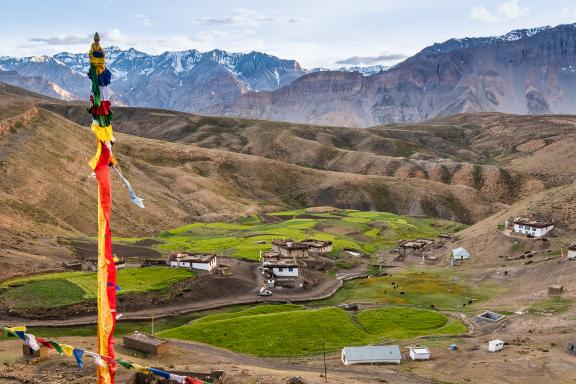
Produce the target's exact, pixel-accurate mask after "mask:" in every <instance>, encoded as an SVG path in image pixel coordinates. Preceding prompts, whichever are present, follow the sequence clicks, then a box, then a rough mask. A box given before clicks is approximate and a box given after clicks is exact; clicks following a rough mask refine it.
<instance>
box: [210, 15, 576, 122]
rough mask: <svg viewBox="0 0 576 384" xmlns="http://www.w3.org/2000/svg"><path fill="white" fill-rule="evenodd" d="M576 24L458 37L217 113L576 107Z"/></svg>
mask: <svg viewBox="0 0 576 384" xmlns="http://www.w3.org/2000/svg"><path fill="white" fill-rule="evenodd" d="M575 63H576V24H566V25H559V26H556V27H541V28H533V29H523V30H516V31H512V32H509V33H507V34H505V35H502V36H496V37H483V38H467V39H450V40H447V41H445V42H443V43H438V44H434V45H432V46H429V47H427V48H424V49H423V50H422V51H420V52H419V53H417V54H416V55H414V56H412V57H409V58H407V59H406V60H404V61H403V62H401V63H399V64H397V65H395V66H394V67H392V68H389V69H387V70H386V71H383V72H380V73H376V74H374V75H372V76H363V75H361V74H360V73H356V72H344V71H338V72H336V71H328V72H316V73H310V74H308V75H305V76H302V77H300V78H299V79H297V80H296V81H294V82H292V83H291V84H289V85H287V86H285V87H282V88H280V89H278V90H275V91H272V92H259V93H254V92H248V93H245V94H242V95H241V96H240V97H239V98H238V99H236V100H235V101H234V102H233V103H232V104H228V105H220V106H218V105H215V106H214V107H213V109H212V110H209V111H208V113H210V114H217V115H225V116H239V117H247V118H251V119H265V120H282V121H292V122H298V123H314V124H326V125H344V126H359V127H366V126H373V125H378V124H382V123H391V122H412V121H422V120H426V119H430V118H433V117H436V116H443V115H450V114H458V113H470V112H504V113H513V114H575V113H576V86H575V85H576V65H575Z"/></svg>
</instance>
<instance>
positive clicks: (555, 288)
mask: <svg viewBox="0 0 576 384" xmlns="http://www.w3.org/2000/svg"><path fill="white" fill-rule="evenodd" d="M563 292H564V286H563V285H558V284H555V285H551V286H549V287H548V294H549V295H553V296H556V295H561V294H562V293H563Z"/></svg>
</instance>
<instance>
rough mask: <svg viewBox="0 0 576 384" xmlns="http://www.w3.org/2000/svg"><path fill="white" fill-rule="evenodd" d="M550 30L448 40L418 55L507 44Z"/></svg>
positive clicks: (511, 32)
mask: <svg viewBox="0 0 576 384" xmlns="http://www.w3.org/2000/svg"><path fill="white" fill-rule="evenodd" d="M550 28H552V27H551V26H549V25H546V26H543V27H537V28H528V29H515V30H513V31H510V32H508V33H506V34H504V35H501V36H489V37H466V38H463V39H450V40H446V41H445V42H443V43H436V44H433V45H431V46H429V47H426V48H424V49H423V50H422V51H420V54H438V53H447V52H450V51H453V50H455V49H461V48H477V47H482V46H485V45H490V44H497V43H499V42H509V41H515V40H520V39H523V38H526V37H530V36H533V35H535V34H537V33H539V32H542V31H545V30H547V29H550Z"/></svg>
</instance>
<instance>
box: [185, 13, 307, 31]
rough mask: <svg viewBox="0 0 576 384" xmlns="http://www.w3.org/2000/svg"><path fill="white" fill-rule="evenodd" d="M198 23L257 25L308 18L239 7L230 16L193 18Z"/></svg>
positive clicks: (303, 20)
mask: <svg viewBox="0 0 576 384" xmlns="http://www.w3.org/2000/svg"><path fill="white" fill-rule="evenodd" d="M193 22H194V23H196V24H211V25H214V24H220V25H222V24H224V25H240V26H249V27H256V26H259V25H261V24H263V23H302V22H306V19H302V18H297V17H286V16H278V15H277V14H276V12H273V11H260V10H257V9H247V8H239V9H237V10H236V13H235V14H233V15H230V16H217V17H197V18H195V19H193Z"/></svg>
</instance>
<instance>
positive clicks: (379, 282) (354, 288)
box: [313, 270, 496, 310]
mask: <svg viewBox="0 0 576 384" xmlns="http://www.w3.org/2000/svg"><path fill="white" fill-rule="evenodd" d="M394 286H398V288H396V289H395V288H394ZM402 292H403V293H402ZM495 293H496V288H494V287H492V286H488V285H483V286H481V287H472V286H470V285H469V284H468V283H467V282H466V280H465V278H464V277H459V276H457V275H455V274H454V272H453V271H451V270H438V271H416V270H414V271H406V272H401V273H397V274H393V275H391V276H381V277H371V278H369V279H362V280H353V281H347V282H345V283H344V286H343V287H342V288H341V289H340V290H338V292H336V294H334V295H333V296H332V297H330V298H329V299H326V300H322V301H318V302H314V303H313V305H321V306H322V305H335V304H340V303H344V302H350V303H374V304H396V305H418V306H421V307H424V308H436V309H439V310H462V309H465V310H468V308H469V304H468V303H469V302H470V300H473V302H474V303H477V302H481V301H482V300H485V299H488V298H489V297H491V296H492V295H494V294H495ZM463 304H466V307H463Z"/></svg>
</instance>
